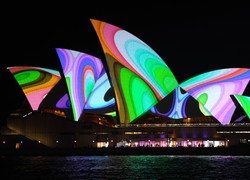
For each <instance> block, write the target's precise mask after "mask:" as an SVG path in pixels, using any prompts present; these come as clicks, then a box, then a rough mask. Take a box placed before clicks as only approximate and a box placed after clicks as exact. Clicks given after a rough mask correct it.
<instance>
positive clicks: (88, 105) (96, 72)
mask: <svg viewBox="0 0 250 180" xmlns="http://www.w3.org/2000/svg"><path fill="white" fill-rule="evenodd" d="M56 51H57V54H58V57H59V60H60V63H61V66H62V70H63V74H64V76H65V80H66V84H67V87H68V93H69V98H70V102H71V105H72V110H73V116H74V121H79V119H80V117H81V116H82V114H83V113H84V112H91V111H93V112H94V113H97V114H98V113H99V114H105V115H111V116H115V115H116V112H115V110H116V109H115V108H114V107H115V99H114V97H113V96H111V97H110V98H105V96H106V94H107V92H108V91H109V90H110V88H111V85H110V83H109V80H108V77H107V73H106V71H105V69H104V66H103V64H102V61H101V59H99V58H97V57H95V56H92V55H89V54H86V53H83V52H79V51H75V50H69V49H63V48H57V49H56Z"/></svg>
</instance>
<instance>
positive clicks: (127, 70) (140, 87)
mask: <svg viewBox="0 0 250 180" xmlns="http://www.w3.org/2000/svg"><path fill="white" fill-rule="evenodd" d="M91 23H92V24H93V26H94V29H95V31H96V33H97V35H98V38H99V40H100V43H101V46H102V48H103V51H104V54H105V58H106V61H107V65H108V68H109V73H110V76H111V81H112V84H113V86H114V91H115V97H116V101H117V106H118V107H117V108H118V112H119V117H120V123H130V122H132V121H133V120H135V119H136V118H137V117H139V116H141V115H142V114H144V113H145V112H147V111H148V110H149V109H150V108H151V107H152V106H154V105H155V104H156V103H157V102H159V101H160V100H162V99H163V98H164V97H166V96H167V95H168V94H169V93H170V92H171V91H173V90H174V89H175V87H177V86H178V82H177V80H176V78H175V77H174V75H173V73H172V72H171V70H170V69H169V67H168V66H167V65H166V63H165V62H164V61H163V60H162V59H161V57H160V56H159V55H158V54H157V53H156V52H155V51H154V50H153V49H152V48H150V47H149V46H148V45H147V44H145V43H144V42H143V41H141V40H140V39H138V38H137V37H135V36H134V35H132V34H130V33H129V32H127V31H125V30H123V29H121V28H119V27H116V26H114V25H111V24H108V23H106V22H102V21H98V20H94V19H91Z"/></svg>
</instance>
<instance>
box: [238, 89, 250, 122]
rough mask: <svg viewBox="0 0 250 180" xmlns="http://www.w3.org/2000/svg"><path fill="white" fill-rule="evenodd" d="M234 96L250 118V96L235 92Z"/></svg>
mask: <svg viewBox="0 0 250 180" xmlns="http://www.w3.org/2000/svg"><path fill="white" fill-rule="evenodd" d="M234 97H235V99H236V100H237V102H238V104H239V105H240V106H241V107H242V109H243V110H244V111H245V113H246V115H247V116H248V118H249V119H250V97H249V96H243V95H239V94H234Z"/></svg>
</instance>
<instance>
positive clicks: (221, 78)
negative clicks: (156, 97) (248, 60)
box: [180, 68, 250, 124]
mask: <svg viewBox="0 0 250 180" xmlns="http://www.w3.org/2000/svg"><path fill="white" fill-rule="evenodd" d="M249 80H250V70H249V69H247V68H228V69H221V70H215V71H210V72H207V73H204V74H200V75H198V76H195V77H193V78H191V79H189V80H187V81H185V82H183V83H181V84H180V87H182V88H183V89H184V90H186V91H187V92H188V93H189V94H190V95H191V96H193V97H194V98H195V99H197V100H198V101H199V102H200V103H201V104H202V105H203V106H204V107H205V108H206V109H207V110H208V111H209V112H210V113H211V115H212V116H214V117H215V118H216V119H217V120H218V121H219V122H220V123H221V124H229V123H230V121H231V118H232V115H233V113H234V110H235V108H236V106H235V104H234V103H233V101H232V99H231V97H230V95H232V94H239V95H242V93H243V92H244V90H245V89H246V87H247V84H248V82H249Z"/></svg>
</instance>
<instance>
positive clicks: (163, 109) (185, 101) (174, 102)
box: [151, 86, 208, 119]
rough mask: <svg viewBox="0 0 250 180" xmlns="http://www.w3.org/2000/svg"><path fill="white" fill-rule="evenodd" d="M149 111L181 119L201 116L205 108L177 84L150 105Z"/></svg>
mask: <svg viewBox="0 0 250 180" xmlns="http://www.w3.org/2000/svg"><path fill="white" fill-rule="evenodd" d="M190 107H191V108H190ZM151 112H152V113H155V114H159V115H162V116H167V117H170V118H172V119H183V118H189V117H200V116H203V115H204V113H206V110H205V109H204V107H203V106H202V105H201V104H200V103H199V102H198V101H197V100H195V99H194V98H193V97H192V96H190V95H189V93H187V92H186V91H184V90H183V89H181V88H180V87H179V86H178V87H177V88H176V89H175V90H174V91H172V92H171V94H169V95H168V96H167V97H166V98H165V99H163V100H162V101H160V102H159V103H158V104H157V105H155V106H154V107H152V108H151ZM206 114H207V113H206ZM207 115H208V114H207Z"/></svg>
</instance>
